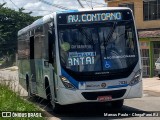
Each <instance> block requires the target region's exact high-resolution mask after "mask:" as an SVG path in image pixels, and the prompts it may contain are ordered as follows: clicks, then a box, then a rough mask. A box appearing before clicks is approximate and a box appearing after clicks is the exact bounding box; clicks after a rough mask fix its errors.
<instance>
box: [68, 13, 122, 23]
mask: <svg viewBox="0 0 160 120" xmlns="http://www.w3.org/2000/svg"><path fill="white" fill-rule="evenodd" d="M110 20H122V13H121V12H106V13H105V12H104V13H93V14H74V15H73V14H72V15H67V23H68V24H72V23H85V22H102V21H110Z"/></svg>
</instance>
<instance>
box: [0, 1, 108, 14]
mask: <svg viewBox="0 0 160 120" xmlns="http://www.w3.org/2000/svg"><path fill="white" fill-rule="evenodd" d="M42 1H46V2H48V3H51V4H56V5H60V6H63V7H65V8H68V9H77V8H81V6H80V5H79V4H78V2H77V0H42ZM80 1H81V2H82V4H83V5H84V7H91V5H92V6H93V7H99V6H107V4H106V3H105V2H104V0H80ZM91 1H92V4H91ZM4 2H6V5H5V7H8V8H11V9H14V10H18V9H19V8H22V7H23V8H24V9H25V10H24V12H30V11H32V12H33V13H32V14H31V15H32V16H44V15H47V14H50V13H52V12H54V11H59V10H62V9H59V8H56V7H53V6H51V5H48V4H45V3H43V2H41V0H0V3H4Z"/></svg>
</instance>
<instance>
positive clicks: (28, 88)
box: [26, 76, 33, 97]
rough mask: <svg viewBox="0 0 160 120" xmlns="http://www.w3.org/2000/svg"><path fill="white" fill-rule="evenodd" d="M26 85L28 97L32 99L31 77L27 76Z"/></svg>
mask: <svg viewBox="0 0 160 120" xmlns="http://www.w3.org/2000/svg"><path fill="white" fill-rule="evenodd" d="M26 85H27V92H28V97H32V96H33V94H32V93H31V87H30V84H29V77H28V76H26Z"/></svg>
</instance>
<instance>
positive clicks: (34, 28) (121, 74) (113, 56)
mask: <svg viewBox="0 0 160 120" xmlns="http://www.w3.org/2000/svg"><path fill="white" fill-rule="evenodd" d="M18 68H19V72H18V73H19V83H20V84H21V85H22V86H23V87H24V88H25V89H26V90H27V91H28V96H32V95H36V96H39V97H41V98H44V99H48V100H50V101H51V103H52V106H53V109H58V108H60V107H63V106H64V105H69V104H76V103H84V102H87V103H90V102H92V103H100V102H102V103H105V104H108V103H110V104H111V106H112V107H115V108H121V107H122V106H123V103H124V99H129V98H140V97H142V71H141V69H142V68H141V58H140V50H139V42H138V36H137V31H136V27H135V22H134V17H133V13H132V10H131V9H129V8H124V7H123V8H121V7H113V8H112V7H107V8H94V9H79V10H67V11H58V12H54V13H52V14H49V15H46V16H44V17H42V18H40V19H38V20H36V21H35V22H33V23H32V24H31V25H29V26H27V27H25V28H23V29H22V30H20V31H18Z"/></svg>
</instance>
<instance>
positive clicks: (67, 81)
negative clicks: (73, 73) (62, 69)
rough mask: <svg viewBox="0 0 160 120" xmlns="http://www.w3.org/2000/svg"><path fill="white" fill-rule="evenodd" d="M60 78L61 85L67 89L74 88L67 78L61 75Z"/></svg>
mask: <svg viewBox="0 0 160 120" xmlns="http://www.w3.org/2000/svg"><path fill="white" fill-rule="evenodd" d="M60 79H61V81H62V83H63V85H64V86H65V87H66V88H67V89H75V87H74V86H73V85H72V84H71V83H70V82H69V80H68V79H67V78H65V77H63V76H60Z"/></svg>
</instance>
